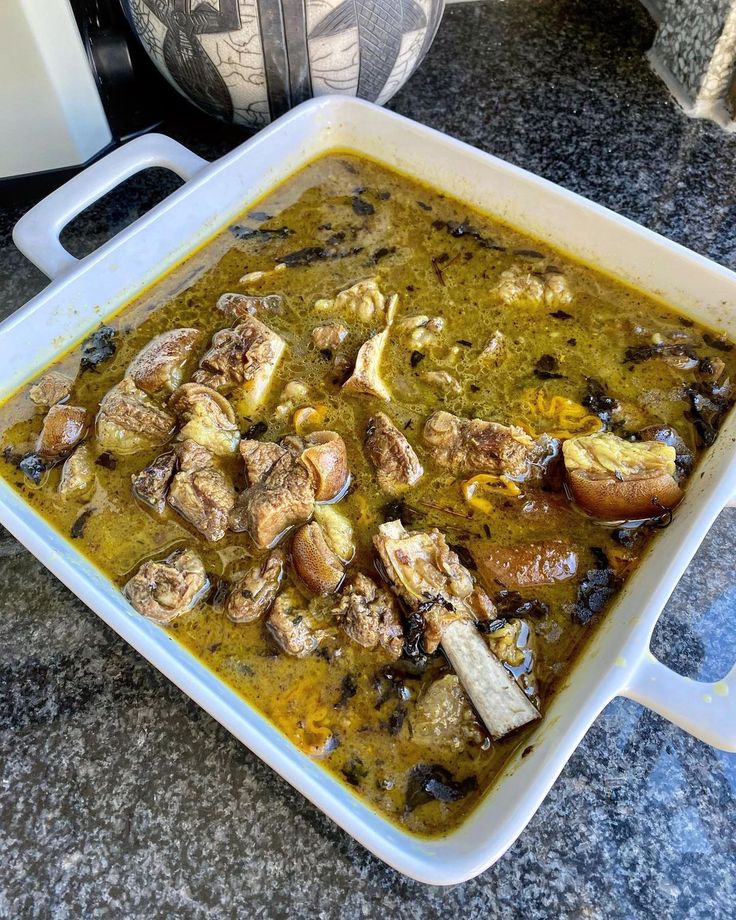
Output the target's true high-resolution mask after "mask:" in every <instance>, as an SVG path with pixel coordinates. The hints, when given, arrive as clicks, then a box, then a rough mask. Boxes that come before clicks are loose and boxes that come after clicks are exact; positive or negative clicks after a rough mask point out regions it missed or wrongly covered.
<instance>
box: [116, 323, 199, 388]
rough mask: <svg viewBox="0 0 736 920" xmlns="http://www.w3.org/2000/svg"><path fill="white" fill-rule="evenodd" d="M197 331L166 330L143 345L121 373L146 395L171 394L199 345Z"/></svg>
mask: <svg viewBox="0 0 736 920" xmlns="http://www.w3.org/2000/svg"><path fill="white" fill-rule="evenodd" d="M199 339H200V332H199V330H198V329H169V331H168V332H162V333H161V335H157V336H155V337H154V338H152V339H151V341H150V342H149V343H148V344H147V345H144V346H143V348H141V350H140V351H139V352H138V354H137V355H136V356H135V358H133V360H132V361H131V362H130V364H129V365H128V370H127V371H126V372H125V374H126V376H127V377H130V378H131V379H132V381H133V382H134V383H135V385H136V386H137V387H138V388H139V389H141V390H144V391H145V392H146V393H148V394H151V395H153V394H156V393H162V392H165V393H171V392H172V391H173V390H175V389H176V388H177V387H178V386H179V385H180V384H181V382H182V380H183V379H184V372H185V370H186V366H187V363H188V362H189V361H190V359H191V357H192V352H193V351H194V347H195V345H196V344H197V343H198V342H199Z"/></svg>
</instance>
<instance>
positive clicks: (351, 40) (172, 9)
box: [123, 0, 444, 128]
mask: <svg viewBox="0 0 736 920" xmlns="http://www.w3.org/2000/svg"><path fill="white" fill-rule="evenodd" d="M123 6H124V7H125V8H126V10H127V13H128V16H129V19H130V21H131V23H132V25H133V27H134V29H135V30H136V32H137V34H138V36H139V38H140V40H141V42H142V44H143V46H144V48H145V49H146V51H147V52H148V54H149V55H150V56H151V59H152V60H153V62H154V63H155V64H156V66H157V67H158V68H159V70H160V71H161V72H162V73H163V75H164V76H165V77H166V78H167V79H168V80H169V82H170V83H172V84H173V85H174V86H175V87H176V88H177V89H178V90H179V91H180V92H181V93H182V94H183V95H184V96H186V97H187V98H188V99H189V100H190V101H191V102H193V103H194V104H195V105H197V106H199V107H200V108H201V109H204V111H206V112H208V113H209V114H211V115H215V116H216V117H218V118H221V119H222V120H224V121H230V122H234V123H235V124H240V125H245V126H246V127H249V128H261V127H263V125H265V124H267V123H268V122H269V121H270V120H271V119H272V118H276V117H278V116H279V115H281V114H283V113H284V112H285V111H287V109H289V108H291V107H292V106H294V105H297V104H298V103H300V102H303V101H304V100H305V99H308V98H310V97H311V96H321V95H325V94H328V93H343V94H345V95H349V96H359V97H360V98H362V99H368V100H369V101H371V102H378V103H380V104H383V103H384V102H387V101H388V100H389V99H390V98H391V97H392V96H393V95H394V93H396V92H397V91H398V90H399V88H400V87H401V86H402V85H403V84H404V83H405V82H406V80H407V79H408V78H409V77H410V76H411V74H412V73H413V72H414V70H415V69H416V67H417V66H418V65H419V63H420V62H421V60H422V58H423V57H424V55H425V54H426V52H427V51H428V50H429V46H430V45H431V43H432V40H433V38H434V36H435V33H436V31H437V28H438V26H439V23H440V19H441V17H442V12H443V9H444V0H215V2H196V0H185V2H180V0H123Z"/></svg>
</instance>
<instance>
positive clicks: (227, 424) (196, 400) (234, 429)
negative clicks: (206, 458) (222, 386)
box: [169, 383, 240, 457]
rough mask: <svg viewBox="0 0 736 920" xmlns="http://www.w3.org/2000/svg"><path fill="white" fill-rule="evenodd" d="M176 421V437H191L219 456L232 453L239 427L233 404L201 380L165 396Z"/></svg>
mask: <svg viewBox="0 0 736 920" xmlns="http://www.w3.org/2000/svg"><path fill="white" fill-rule="evenodd" d="M169 408H170V409H171V411H172V412H173V413H174V414H175V415H176V417H177V419H178V421H179V425H180V426H181V427H180V429H179V434H178V435H177V437H178V439H179V440H181V441H186V440H187V438H191V439H192V441H196V442H197V444H201V445H202V446H203V447H206V448H207V449H208V450H211V451H212V453H213V454H217V456H219V457H227V456H230V455H232V454H234V453H236V451H237V449H238V444H239V443H240V430H239V429H238V426H237V425H236V424H235V413H234V412H233V407H232V406H231V405H230V403H229V402H228V401H227V400H226V399H225V397H224V396H221V395H220V394H219V393H218V392H217V391H216V390H213V389H212V388H211V387H208V386H205V385H204V384H202V383H185V384H184V385H183V386H180V387H179V389H178V390H177V391H176V392H175V393H174V395H173V396H172V397H171V399H170V400H169Z"/></svg>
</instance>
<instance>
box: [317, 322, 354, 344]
mask: <svg viewBox="0 0 736 920" xmlns="http://www.w3.org/2000/svg"><path fill="white" fill-rule="evenodd" d="M347 337H348V327H347V326H346V325H345V324H344V323H338V322H333V323H322V325H321V326H315V327H314V329H312V342H313V343H314V346H315V348H319V350H320V351H324V350H325V349H327V350H334V349H335V348H339V347H340V345H342V343H343V342H344V341H345V339H346V338H347Z"/></svg>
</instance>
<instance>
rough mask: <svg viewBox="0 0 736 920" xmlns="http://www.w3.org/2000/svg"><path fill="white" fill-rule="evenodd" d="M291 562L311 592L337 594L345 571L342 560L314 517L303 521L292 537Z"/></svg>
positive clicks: (325, 594) (324, 594)
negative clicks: (308, 521) (306, 522)
mask: <svg viewBox="0 0 736 920" xmlns="http://www.w3.org/2000/svg"><path fill="white" fill-rule="evenodd" d="M291 563H292V565H293V566H294V571H295V572H296V574H297V575H298V576H299V578H300V579H301V581H302V583H303V584H304V587H305V588H306V589H307V590H308V591H310V592H311V593H312V594H317V595H320V596H322V597H326V596H327V595H328V594H334V593H335V591H337V589H338V588H339V587H340V584H341V582H342V580H343V577H344V575H345V569H344V566H343V564H342V560H341V559H340V557H339V556H338V555H337V553H336V552H335V551H334V549H333V548H332V547H331V546H330V544H329V542H328V541H327V538H326V536H325V532H324V530H322V527H321V526H320V525H319V524H318V523H317V521H312V522H311V523H309V524H302V526H301V527H299V528H298V529H297V531H296V532H295V534H294V537H293V539H292V541H291Z"/></svg>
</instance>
